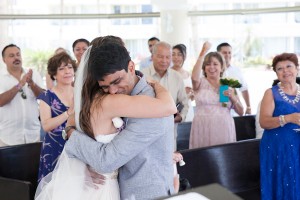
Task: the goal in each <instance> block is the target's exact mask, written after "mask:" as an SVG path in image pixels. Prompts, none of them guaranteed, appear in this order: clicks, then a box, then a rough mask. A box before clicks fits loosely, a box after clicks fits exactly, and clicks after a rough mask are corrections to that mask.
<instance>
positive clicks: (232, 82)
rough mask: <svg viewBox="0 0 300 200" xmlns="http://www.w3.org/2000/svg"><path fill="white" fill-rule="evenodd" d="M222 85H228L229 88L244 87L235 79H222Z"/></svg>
mask: <svg viewBox="0 0 300 200" xmlns="http://www.w3.org/2000/svg"><path fill="white" fill-rule="evenodd" d="M220 84H221V85H228V86H229V87H232V88H240V87H242V84H241V83H240V82H239V81H238V80H236V79H233V78H221V79H220Z"/></svg>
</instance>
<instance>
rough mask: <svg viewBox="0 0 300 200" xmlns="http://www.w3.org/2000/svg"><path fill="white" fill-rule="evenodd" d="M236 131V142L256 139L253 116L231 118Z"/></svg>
mask: <svg viewBox="0 0 300 200" xmlns="http://www.w3.org/2000/svg"><path fill="white" fill-rule="evenodd" d="M233 119H234V124H235V131H236V140H237V141H240V140H248V139H254V138H255V137H256V130H255V115H245V116H240V117H233Z"/></svg>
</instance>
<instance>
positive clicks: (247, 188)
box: [177, 139, 260, 200]
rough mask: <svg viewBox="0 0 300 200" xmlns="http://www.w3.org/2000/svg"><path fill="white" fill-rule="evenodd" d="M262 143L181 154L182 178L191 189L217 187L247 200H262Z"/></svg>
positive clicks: (252, 141) (232, 144)
mask: <svg viewBox="0 0 300 200" xmlns="http://www.w3.org/2000/svg"><path fill="white" fill-rule="evenodd" d="M259 143H260V140H259V139H252V140H245V141H239V142H235V143H229V144H223V145H217V146H211V147H204V148H198V149H188V150H182V151H180V152H181V154H182V155H183V158H184V161H185V163H186V164H185V165H184V166H182V167H180V166H178V167H177V169H178V173H179V174H180V177H181V178H185V179H187V180H188V181H189V183H190V185H191V187H192V188H196V187H199V186H204V185H207V184H212V183H218V184H220V185H222V186H223V187H225V188H227V189H228V190H230V191H231V192H233V193H235V194H236V195H238V196H240V197H241V198H242V199H245V200H259V199H260V164H259Z"/></svg>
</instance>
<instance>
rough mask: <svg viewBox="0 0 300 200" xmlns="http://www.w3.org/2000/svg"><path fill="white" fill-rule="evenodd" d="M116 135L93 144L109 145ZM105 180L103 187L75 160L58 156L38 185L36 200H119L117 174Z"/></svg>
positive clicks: (81, 163) (101, 136)
mask: <svg viewBox="0 0 300 200" xmlns="http://www.w3.org/2000/svg"><path fill="white" fill-rule="evenodd" d="M117 134H118V133H115V134H108V135H98V136H97V137H96V140H97V141H98V142H102V143H109V142H110V141H111V140H112V139H113V138H114V137H115V136H116V135H117ZM103 175H105V176H106V180H105V184H104V185H97V186H98V189H97V188H95V184H94V183H93V181H92V178H91V176H90V173H89V170H88V168H87V165H86V164H85V163H83V162H81V161H80V160H78V159H76V158H69V157H68V155H67V153H66V152H65V151H63V152H62V154H61V155H60V158H59V160H58V162H57V165H56V167H55V169H54V170H53V172H52V173H50V174H49V175H47V176H46V177H44V178H43V179H42V180H41V182H40V183H39V185H38V188H37V191H36V194H35V199H36V200H65V199H72V200H100V199H105V200H119V199H120V191H119V184H118V171H117V170H116V171H114V172H112V173H109V174H103Z"/></svg>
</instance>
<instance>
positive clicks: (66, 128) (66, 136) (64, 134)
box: [61, 126, 76, 140]
mask: <svg viewBox="0 0 300 200" xmlns="http://www.w3.org/2000/svg"><path fill="white" fill-rule="evenodd" d="M71 129H74V130H76V127H75V126H67V127H65V128H64V130H63V131H62V132H61V136H62V138H63V139H64V140H68V132H69V131H70V130H71Z"/></svg>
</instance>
